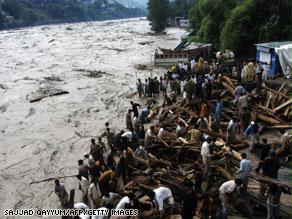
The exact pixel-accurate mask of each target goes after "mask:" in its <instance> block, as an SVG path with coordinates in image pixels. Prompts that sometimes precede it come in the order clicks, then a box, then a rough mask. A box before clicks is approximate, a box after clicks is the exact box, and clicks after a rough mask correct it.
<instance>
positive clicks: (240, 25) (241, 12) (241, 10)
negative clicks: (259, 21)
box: [220, 0, 257, 52]
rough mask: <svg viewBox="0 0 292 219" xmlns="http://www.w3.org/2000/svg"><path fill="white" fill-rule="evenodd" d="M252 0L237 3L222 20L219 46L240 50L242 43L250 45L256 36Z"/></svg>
mask: <svg viewBox="0 0 292 219" xmlns="http://www.w3.org/2000/svg"><path fill="white" fill-rule="evenodd" d="M253 14H254V1H253V0H245V1H244V2H242V3H241V4H238V5H237V6H236V7H235V8H234V9H233V10H232V11H231V13H230V15H229V16H228V18H227V19H226V20H225V22H224V27H223V29H222V31H221V34H220V48H221V49H222V50H224V49H227V48H232V50H234V51H237V52H241V50H242V49H244V48H243V47H242V45H250V44H252V43H253V42H254V39H256V38H257V36H256V27H255V25H254V22H253Z"/></svg>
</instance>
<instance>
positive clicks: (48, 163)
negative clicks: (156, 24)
mask: <svg viewBox="0 0 292 219" xmlns="http://www.w3.org/2000/svg"><path fill="white" fill-rule="evenodd" d="M67 27H71V29H73V30H70V28H67ZM149 32H150V27H149V23H148V21H146V20H145V19H129V20H116V21H104V22H89V23H77V24H61V25H51V26H39V27H33V28H23V29H18V30H9V31H1V32H0V63H1V65H0V85H1V86H0V212H1V213H0V214H1V216H0V218H2V217H3V210H4V209H7V208H8V209H17V208H21V209H24V208H34V209H35V208H58V207H59V202H58V199H57V197H56V195H55V194H54V192H53V188H54V182H53V181H51V182H45V183H39V184H33V185H30V182H32V181H35V180H41V179H46V178H50V177H56V176H64V175H71V174H76V173H77V160H78V159H80V158H82V157H83V154H84V153H85V152H88V151H89V140H90V137H84V138H80V135H82V136H97V135H98V134H100V133H101V131H102V130H103V128H104V123H105V122H107V121H109V122H110V123H111V124H112V126H113V127H114V128H115V129H119V128H123V127H124V123H125V122H124V115H125V112H126V110H127V109H128V107H129V101H130V99H129V98H127V97H131V93H132V92H134V91H135V80H136V75H137V77H141V78H143V79H144V78H145V77H149V76H150V71H149V68H146V69H145V70H141V69H140V70H139V69H136V68H134V66H137V65H139V64H142V65H146V66H151V64H152V58H151V55H152V54H153V52H154V51H155V49H156V48H157V47H158V46H161V47H167V48H173V47H174V46H175V45H177V44H178V43H179V41H180V37H181V36H183V35H185V31H184V30H182V29H176V28H170V29H167V34H166V35H162V36H154V35H151V34H149ZM92 72H94V73H97V74H98V76H97V77H89V76H91V75H92ZM164 72H165V70H163V69H153V72H152V74H153V75H159V74H160V75H162V74H163V73H164ZM45 78H46V79H47V80H48V79H49V80H51V81H52V83H55V84H56V85H57V86H58V87H59V88H62V89H64V90H66V91H68V92H69V94H65V95H60V96H53V97H48V98H44V99H42V100H41V101H39V102H34V103H30V102H29V101H28V99H27V95H28V94H30V93H31V92H33V91H35V90H37V89H38V88H39V85H40V84H42V82H43V81H44V80H45ZM133 98H134V100H137V97H133ZM76 133H79V134H80V135H76ZM63 182H64V183H65V185H66V188H67V190H68V191H69V190H70V189H73V188H75V189H77V190H78V181H77V179H75V178H68V179H65V180H63ZM76 201H80V193H79V191H77V194H76ZM9 218H12V217H9Z"/></svg>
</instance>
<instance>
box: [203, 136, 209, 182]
mask: <svg viewBox="0 0 292 219" xmlns="http://www.w3.org/2000/svg"><path fill="white" fill-rule="evenodd" d="M210 144H211V138H210V137H208V138H207V140H206V141H205V142H204V143H203V144H202V147H201V156H202V160H203V164H204V177H207V175H208V172H209V169H210V163H211V161H210V157H211V154H210Z"/></svg>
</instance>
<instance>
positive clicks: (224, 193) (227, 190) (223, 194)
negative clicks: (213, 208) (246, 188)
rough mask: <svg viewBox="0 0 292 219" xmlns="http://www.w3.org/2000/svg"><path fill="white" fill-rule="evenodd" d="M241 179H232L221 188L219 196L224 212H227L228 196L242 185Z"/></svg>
mask: <svg viewBox="0 0 292 219" xmlns="http://www.w3.org/2000/svg"><path fill="white" fill-rule="evenodd" d="M241 184H242V182H241V180H240V179H235V180H230V181H227V182H225V183H223V184H222V185H221V186H220V188H219V195H220V196H219V197H220V200H221V203H222V207H223V212H224V213H225V214H227V204H228V197H229V196H230V195H231V194H232V193H233V192H234V191H235V190H236V189H237V188H239V187H240V186H241Z"/></svg>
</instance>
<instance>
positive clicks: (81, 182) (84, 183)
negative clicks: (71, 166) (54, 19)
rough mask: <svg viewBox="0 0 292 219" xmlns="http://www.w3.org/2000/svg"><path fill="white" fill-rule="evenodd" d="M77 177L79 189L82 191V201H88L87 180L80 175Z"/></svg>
mask: <svg viewBox="0 0 292 219" xmlns="http://www.w3.org/2000/svg"><path fill="white" fill-rule="evenodd" d="M77 179H78V180H79V185H80V190H81V191H82V200H83V202H84V203H87V202H88V197H87V195H88V188H89V182H88V180H87V179H86V178H85V177H83V176H81V175H77Z"/></svg>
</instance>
